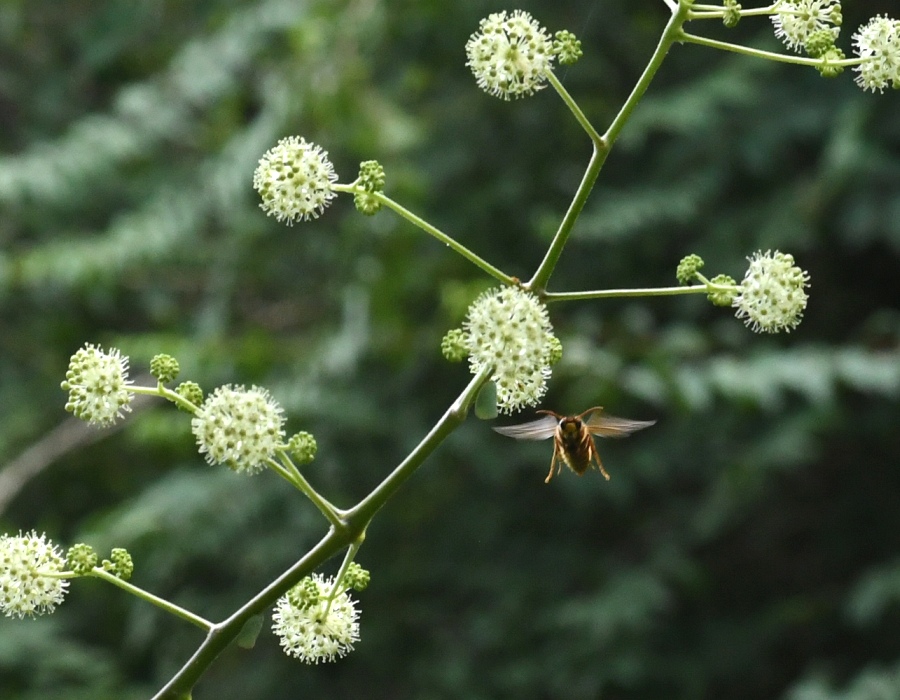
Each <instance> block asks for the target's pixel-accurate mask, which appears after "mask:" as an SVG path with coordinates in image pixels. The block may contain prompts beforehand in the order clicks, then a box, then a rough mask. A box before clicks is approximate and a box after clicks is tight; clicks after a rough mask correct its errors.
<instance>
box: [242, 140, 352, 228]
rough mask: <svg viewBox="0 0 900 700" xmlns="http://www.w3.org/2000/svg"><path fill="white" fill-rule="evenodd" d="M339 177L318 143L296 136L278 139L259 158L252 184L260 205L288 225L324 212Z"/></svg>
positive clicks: (332, 196)
mask: <svg viewBox="0 0 900 700" xmlns="http://www.w3.org/2000/svg"><path fill="white" fill-rule="evenodd" d="M337 179H338V176H337V175H336V174H335V172H334V166H333V165H332V164H331V161H329V160H328V153H327V152H326V151H323V150H322V148H321V147H320V146H317V145H315V144H313V143H308V142H307V141H306V140H305V139H303V138H300V137H297V136H289V137H287V138H284V139H281V141H279V142H278V145H276V146H275V147H274V148H270V149H269V150H268V151H266V153H265V154H264V155H263V157H262V158H260V159H259V165H258V166H257V168H256V172H254V173H253V187H254V189H256V191H257V192H259V195H260V197H262V203H260V205H259V206H260V207H262V209H263V210H264V211H265V212H266V214H271V215H272V216H274V217H275V218H276V219H278V221H286V222H287V224H288V226H290V225H291V224H293V223H294V221H295V220H298V219H299V220H303V221H307V220H308V219H309V218H310V217H312V218H316V217H318V216H319V214H321V213H322V212H323V211H325V207H327V206H328V205H329V204H330V203H331V200H332V199H334V198H335V197H336V196H337V195H336V194H335V193H334V192H333V191H332V189H331V185H332V184H333V183H335V182H336V181H337Z"/></svg>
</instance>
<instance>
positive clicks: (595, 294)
mask: <svg viewBox="0 0 900 700" xmlns="http://www.w3.org/2000/svg"><path fill="white" fill-rule="evenodd" d="M710 289H722V290H724V289H731V287H722V286H721V285H717V284H712V285H709V286H707V285H700V284H697V285H694V286H691V287H648V288H644V289H595V290H591V291H586V292H550V293H547V294H545V295H544V301H545V302H546V303H548V304H549V303H550V302H554V301H585V300H587V299H615V298H621V297H672V296H678V295H680V294H708V293H709V291H710Z"/></svg>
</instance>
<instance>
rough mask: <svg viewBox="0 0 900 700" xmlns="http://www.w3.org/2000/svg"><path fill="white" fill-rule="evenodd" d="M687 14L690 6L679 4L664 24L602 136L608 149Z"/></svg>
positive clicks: (677, 34)
mask: <svg viewBox="0 0 900 700" xmlns="http://www.w3.org/2000/svg"><path fill="white" fill-rule="evenodd" d="M689 13H690V5H688V4H685V3H684V2H681V3H679V5H678V9H677V10H676V11H675V12H673V13H672V16H671V17H670V18H669V21H668V22H667V23H666V26H665V29H663V33H662V36H661V37H660V38H659V43H658V44H657V45H656V49H655V50H654V51H653V55H652V56H651V57H650V62H649V63H648V64H647V67H646V68H645V69H644V72H643V73H642V74H641V77H640V78H639V79H638V81H637V83H636V84H635V86H634V89H633V90H632V91H631V94H630V95H629V96H628V99H627V100H626V101H625V104H624V105H622V109H621V110H619V113H618V114H617V115H616V118H615V119H613V122H612V124H610V125H609V128H608V129H607V130H606V133H605V134H604V135H603V138H604V139H605V140H606V141H608V142H609V145H610V147H611V146H612V144H613V143H615V141H616V139H617V138H618V136H619V133H620V132H621V131H622V128H623V127H624V126H625V123H626V122H627V121H628V118H629V117H630V116H631V113H632V112H634V110H635V108H636V107H637V105H638V103H639V102H640V101H641V98H642V97H643V96H644V93H645V92H647V88H648V87H650V83H651V82H652V81H653V77H654V76H655V75H656V72H657V71H658V70H659V68H660V66H661V65H662V63H663V61H664V60H665V58H666V54H667V53H668V52H669V49H670V48H671V47H672V44H674V43H676V42H677V41H680V37H681V35H682V34H683V31H682V29H681V27H682V25H683V24H684V23H685V22H686V21H687V19H688V15H689Z"/></svg>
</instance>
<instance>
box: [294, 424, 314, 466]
mask: <svg viewBox="0 0 900 700" xmlns="http://www.w3.org/2000/svg"><path fill="white" fill-rule="evenodd" d="M287 449H288V452H290V453H291V455H292V456H293V457H294V459H295V460H297V462H298V463H299V464H309V463H310V462H312V461H313V460H314V459H315V458H316V451H317V450H318V445H317V444H316V439H315V438H314V437H313V435H312V433H307V432H304V431H301V432H299V433H297V434H295V435H291V439H290V440H288V444H287Z"/></svg>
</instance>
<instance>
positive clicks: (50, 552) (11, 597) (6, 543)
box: [0, 530, 69, 618]
mask: <svg viewBox="0 0 900 700" xmlns="http://www.w3.org/2000/svg"><path fill="white" fill-rule="evenodd" d="M65 563H66V560H65V558H64V557H63V555H62V552H61V551H60V550H59V549H58V548H57V547H56V546H55V545H54V544H53V543H52V542H50V541H49V540H47V539H45V536H44V535H43V534H41V535H40V536H38V534H37V533H36V532H34V531H33V530H32V531H31V532H29V533H28V534H27V535H22V534H19V535H18V536H17V537H10V536H9V535H2V536H0V611H2V612H3V614H4V615H6V616H7V617H20V618H22V617H25V616H26V615H28V616H30V617H34V616H35V615H43V614H45V613H51V612H53V611H54V610H55V609H56V606H57V605H59V604H60V603H62V601H63V598H64V597H65V594H66V589H67V588H68V587H69V582H68V581H67V580H66V579H62V578H57V577H56V576H54V574H58V573H60V572H62V571H65Z"/></svg>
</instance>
